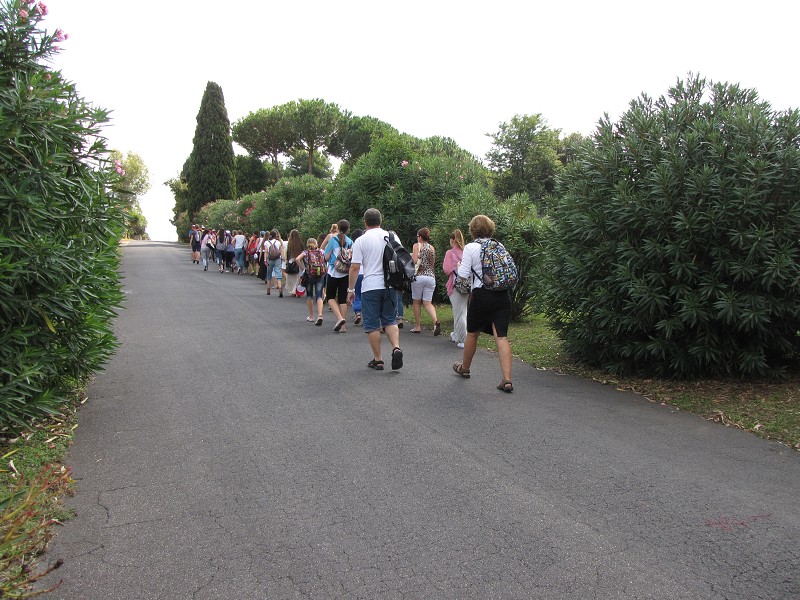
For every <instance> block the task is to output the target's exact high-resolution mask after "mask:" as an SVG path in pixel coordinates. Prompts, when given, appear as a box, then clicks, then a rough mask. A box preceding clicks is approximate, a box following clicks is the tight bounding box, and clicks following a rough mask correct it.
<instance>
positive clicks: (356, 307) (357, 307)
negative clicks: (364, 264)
mask: <svg viewBox="0 0 800 600" xmlns="http://www.w3.org/2000/svg"><path fill="white" fill-rule="evenodd" d="M362 281H364V276H363V275H359V276H358V279H356V288H355V289H356V296H355V298H353V312H355V313H360V312H361V282H362Z"/></svg>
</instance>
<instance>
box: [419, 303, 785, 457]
mask: <svg viewBox="0 0 800 600" xmlns="http://www.w3.org/2000/svg"><path fill="white" fill-rule="evenodd" d="M408 312H409V311H408V310H407V316H408ZM436 312H437V316H438V317H439V321H440V322H441V323H442V329H443V331H444V332H446V333H445V335H449V332H450V331H452V330H453V312H452V308H451V306H450V305H449V304H441V305H437V306H436ZM426 319H427V315H425V316H423V327H425V326H429V325H430V324H429V323H427V322H426ZM406 322H408V319H406ZM508 338H509V341H510V343H511V350H512V352H513V353H514V356H515V357H516V358H518V359H519V360H521V361H523V362H525V363H528V364H529V365H531V366H532V367H535V368H537V369H548V370H552V371H556V372H559V373H568V374H571V375H576V376H579V377H583V378H585V379H592V380H594V381H598V382H601V383H604V384H607V385H613V386H615V387H617V388H619V389H623V390H628V391H632V392H635V393H637V394H639V395H641V396H644V397H645V398H647V399H648V400H650V401H651V402H660V403H664V404H669V405H671V406H675V407H677V408H679V409H681V410H685V411H687V412H691V413H694V414H697V415H699V416H701V417H703V418H704V419H707V420H709V421H714V422H717V423H722V424H724V425H726V426H731V427H738V428H740V429H745V430H747V431H751V432H752V433H754V434H756V435H758V436H760V437H763V438H767V439H771V440H775V441H778V442H781V443H783V444H786V445H788V446H790V447H792V448H794V449H796V450H800V373H790V374H788V375H787V377H786V378H785V379H781V380H743V379H738V378H734V377H730V378H714V379H705V380H698V381H672V380H658V379H647V378H640V377H615V376H611V375H609V374H608V373H605V372H604V371H601V370H600V369H595V368H591V367H587V366H586V365H582V364H579V363H576V362H575V361H573V360H572V359H571V358H570V357H569V356H568V355H567V354H565V353H564V350H563V344H562V342H561V340H560V339H559V338H558V336H557V335H556V332H555V331H554V330H553V329H552V328H551V327H550V326H549V325H548V323H547V321H546V320H545V319H544V317H542V316H538V315H536V316H533V317H530V318H528V319H526V320H525V321H524V322H522V323H512V324H511V326H510V328H509V332H508ZM478 340H479V341H478V344H479V346H480V347H482V348H485V349H487V350H491V351H496V349H497V348H496V346H495V344H494V339H493V338H492V337H491V336H488V335H482V336H480V338H478Z"/></svg>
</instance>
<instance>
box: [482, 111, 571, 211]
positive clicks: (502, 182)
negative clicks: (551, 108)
mask: <svg viewBox="0 0 800 600" xmlns="http://www.w3.org/2000/svg"><path fill="white" fill-rule="evenodd" d="M559 134H560V131H559V130H558V129H550V128H549V127H548V126H547V122H546V121H545V120H544V118H542V115H539V114H536V115H515V116H514V118H513V119H511V122H509V123H501V124H500V129H499V130H498V132H497V133H495V134H493V135H492V136H491V138H492V148H491V150H489V152H488V153H487V155H486V159H487V160H488V162H489V168H490V169H492V172H493V182H494V191H495V193H496V194H497V195H498V196H499V197H500V198H509V197H511V196H513V195H514V194H527V195H528V197H529V198H531V199H532V200H533V201H534V202H536V203H537V204H539V205H542V206H543V205H544V204H545V202H544V201H545V200H546V198H547V196H549V195H550V194H552V193H553V192H554V191H555V184H556V176H557V175H558V173H559V171H560V170H561V167H562V161H561V160H560V158H559V154H560V152H561V150H562V147H563V146H562V143H561V141H560V140H559Z"/></svg>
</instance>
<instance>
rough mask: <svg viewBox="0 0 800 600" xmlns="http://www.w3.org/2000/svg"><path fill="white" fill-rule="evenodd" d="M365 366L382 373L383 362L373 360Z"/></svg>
mask: <svg viewBox="0 0 800 600" xmlns="http://www.w3.org/2000/svg"><path fill="white" fill-rule="evenodd" d="M367 366H368V367H369V368H370V369H375V370H376V371H383V361H382V360H376V359H374V358H373V359H372V360H371V361H369V362H368V363H367Z"/></svg>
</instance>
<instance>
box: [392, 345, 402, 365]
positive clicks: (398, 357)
mask: <svg viewBox="0 0 800 600" xmlns="http://www.w3.org/2000/svg"><path fill="white" fill-rule="evenodd" d="M402 368H403V351H402V350H400V348H395V349H394V350H392V371H397V369H402Z"/></svg>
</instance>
